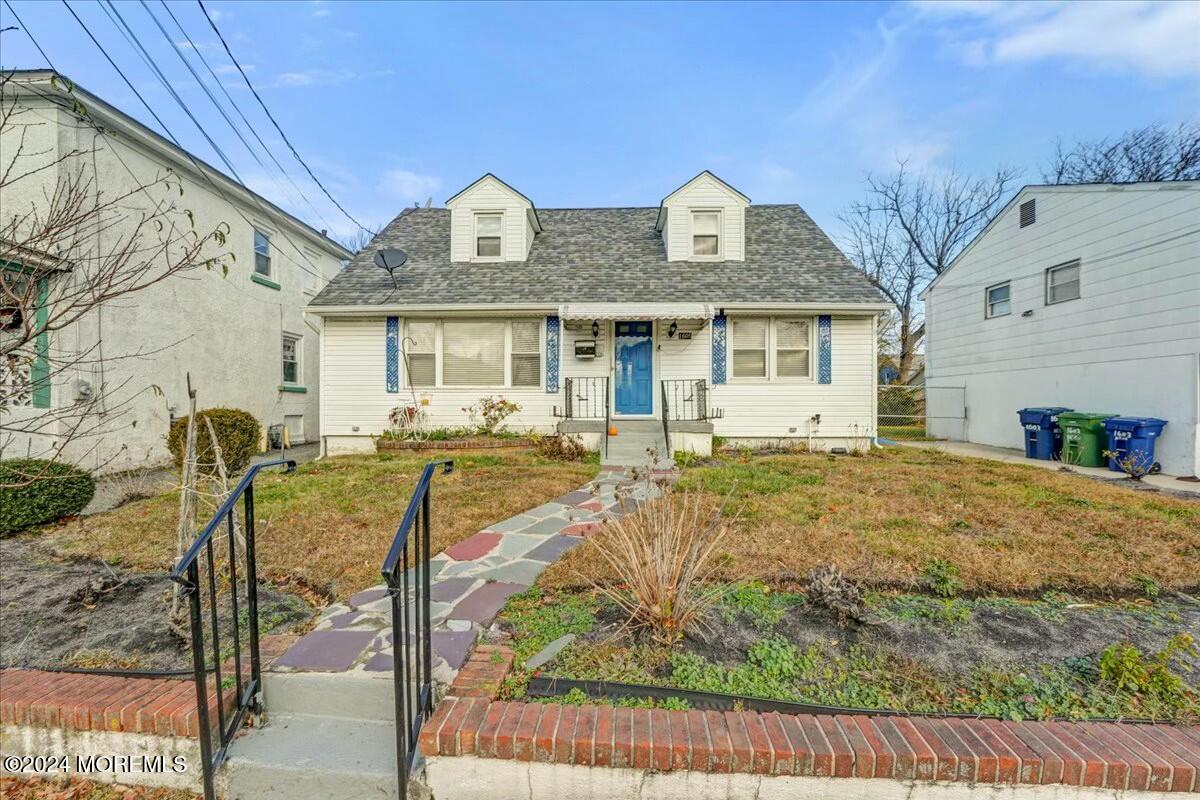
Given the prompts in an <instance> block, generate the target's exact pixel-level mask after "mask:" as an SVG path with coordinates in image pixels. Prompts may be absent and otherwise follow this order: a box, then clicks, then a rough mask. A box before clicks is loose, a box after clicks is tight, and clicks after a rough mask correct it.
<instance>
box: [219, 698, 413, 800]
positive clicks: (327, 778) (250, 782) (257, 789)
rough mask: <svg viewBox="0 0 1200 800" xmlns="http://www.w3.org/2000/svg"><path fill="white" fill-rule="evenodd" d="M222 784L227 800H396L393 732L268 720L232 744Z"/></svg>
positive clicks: (377, 726)
mask: <svg viewBox="0 0 1200 800" xmlns="http://www.w3.org/2000/svg"><path fill="white" fill-rule="evenodd" d="M343 677H344V676H343ZM221 783H222V788H223V791H222V792H221V794H222V796H223V797H224V798H226V800H296V798H304V797H313V798H316V797H319V798H322V800H366V799H367V798H379V799H380V800H384V799H388V798H390V799H391V800H395V798H398V797H399V788H398V786H397V778H396V728H395V726H394V725H393V723H392V722H390V721H387V722H371V721H368V720H363V719H346V718H344V717H330V716H320V715H315V714H277V713H276V714H271V715H270V717H269V719H268V721H267V724H266V725H264V726H263V727H261V728H254V729H252V730H250V731H249V732H248V733H245V734H243V735H242V736H240V737H238V739H237V740H235V741H234V743H233V745H232V746H231V747H230V750H229V756H228V758H227V759H226V761H225V765H224V768H223V770H222V773H221Z"/></svg>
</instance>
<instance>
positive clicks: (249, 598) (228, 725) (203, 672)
mask: <svg viewBox="0 0 1200 800" xmlns="http://www.w3.org/2000/svg"><path fill="white" fill-rule="evenodd" d="M271 467H284V468H285V469H284V472H285V473H289V472H292V471H294V470H295V469H296V462H295V461H293V460H291V459H280V460H278V461H267V462H264V463H261V464H255V465H254V466H252V467H250V469H248V470H246V474H245V475H243V476H242V479H241V480H240V481H238V484H237V486H235V487H234V489H233V491H232V492H230V493H229V497H227V498H226V499H225V501H224V502H223V503H221V505H220V507H219V508H218V509H217V511H216V513H215V514H213V516H212V519H210V520H209V521H208V524H207V525H205V526H204V529H203V530H202V531H201V532H200V534H199V535H198V536H197V537H196V540H195V541H194V542H192V545H191V547H189V548H188V549H187V552H186V553H184V554H183V557H182V558H180V559H179V563H178V564H176V565H175V567H174V568H173V569H172V570H171V580H173V581H175V582H176V583H178V584H180V585H181V586H182V587H183V589H182V592H181V594H182V596H184V597H186V598H187V600H188V605H189V621H190V625H191V634H192V636H191V638H192V673H193V679H194V680H195V682H196V719H197V723H198V728H199V735H200V756H201V761H202V763H201V769H202V772H203V784H204V797H205V800H215V798H216V789H215V775H216V770H217V767H219V766H220V765H221V762H223V761H224V760H225V755H226V753H227V752H228V750H229V744H230V742H232V741H233V737H234V735H235V734H236V733H237V732H238V730H239V729H240V728H241V727H242V722H243V721H244V720H245V718H246V714H247V712H249V711H250V710H251V709H253V710H254V711H255V712H256V713H257V711H258V710H259V709H260V707H261V706H260V703H259V699H258V695H259V693H260V692H261V690H262V661H261V657H260V654H259V647H258V566H257V563H256V561H255V543H254V479H255V477H256V476H257V475H258V473H259V472H261V471H262V470H264V469H269V468H271ZM239 499H241V501H242V504H243V510H242V513H243V526H244V529H243V530H244V534H245V541H246V552H245V564H246V567H245V576H246V605H247V609H246V611H247V617H248V619H247V625H248V628H249V645H250V678H249V680H248V681H244V680H243V675H242V641H241V616H240V613H239V607H238V571H237V562H238V558H237V545H236V542H235V538H236V537H235V536H234V530H235V528H234V517H235V515H236V510H235V509H236V506H237V502H238V500H239ZM221 525H225V526H226V531H227V537H228V539H229V597H230V605H231V607H232V614H231V621H232V626H233V671H234V685H235V687H236V691H235V694H234V697H235V699H236V701H237V707H236V708H234V709H233V710H232V712H231V714H230V716H229V718H228V719H226V716H225V702H224V697H223V690H224V680H223V678H222V675H221V658H222V652H223V650H222V648H221V630H220V625H219V622H218V614H217V584H216V557H215V556H214V553H213V538H214V537H215V536H216V533H217V531H218V529H219V528H220V527H221ZM201 556H203V557H204V558H203V561H204V564H205V566H206V567H207V573H208V581H207V583H208V600H209V623H210V624H211V626H212V659H213V669H212V672H213V679H214V680H213V689H214V691H215V692H216V695H217V728H218V730H217V733H218V743H219V746H218V748H217V750H216V752H215V753H214V752H213V742H212V720H211V719H210V717H209V714H208V671H209V670H208V666H207V664H206V663H205V661H206V657H205V653H204V615H203V614H202V612H201V591H200V566H201Z"/></svg>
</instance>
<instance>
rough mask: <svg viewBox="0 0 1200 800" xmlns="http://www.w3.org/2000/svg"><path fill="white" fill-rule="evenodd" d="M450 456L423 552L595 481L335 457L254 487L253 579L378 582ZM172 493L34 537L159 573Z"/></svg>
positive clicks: (555, 469)
mask: <svg viewBox="0 0 1200 800" xmlns="http://www.w3.org/2000/svg"><path fill="white" fill-rule="evenodd" d="M443 457H452V458H453V459H454V464H455V470H454V472H452V473H451V474H449V475H441V474H439V475H437V476H436V477H435V478H434V481H433V489H432V491H433V520H432V552H434V553H437V552H439V551H441V550H443V549H445V548H446V547H448V546H449V545H451V544H454V543H455V542H457V541H460V540H462V539H464V538H466V537H467V536H470V535H471V534H473V533H475V532H476V531H478V530H480V529H482V528H484V527H486V526H487V525H489V524H491V523H493V522H496V521H498V520H502V519H505V518H507V517H510V516H512V515H514V514H517V513H520V512H521V511H524V510H526V509H528V508H532V507H534V506H538V505H541V504H542V503H544V502H546V501H548V500H552V499H554V498H555V497H557V496H559V495H562V494H564V493H566V492H569V491H571V490H572V489H576V488H578V487H579V486H581V485H583V484H584V483H586V482H587V481H589V480H591V479H592V478H593V477H595V474H596V471H597V467H596V465H595V464H589V463H567V462H559V461H548V460H545V459H542V458H540V457H538V456H537V455H536V454H534V453H533V452H532V451H528V450H501V451H497V450H489V451H457V450H456V451H453V452H452V453H446V452H445V451H441V452H429V453H409V452H404V453H397V454H379V455H370V456H347V457H341V458H331V459H326V460H323V461H318V462H313V463H311V464H305V465H303V466H301V467H299V468H298V469H297V471H296V472H295V473H294V474H291V475H284V474H281V473H276V472H263V473H260V475H259V477H258V479H256V481H255V506H256V511H257V517H258V520H259V521H258V525H257V527H256V534H257V544H258V547H257V552H258V565H259V570H260V573H261V574H262V575H264V576H265V577H270V578H272V579H275V580H279V581H285V582H286V581H298V582H299V583H300V584H301V585H303V586H307V587H311V588H313V589H316V590H318V591H319V592H321V593H323V594H327V595H329V596H332V597H335V598H337V599H343V598H345V597H348V596H349V595H351V594H353V593H354V592H356V591H358V590H360V589H363V588H366V587H368V586H372V585H374V584H377V583H379V582H380V577H379V568H380V565H381V563H382V562H383V558H384V555H385V553H386V550H387V547H388V545H390V544H391V541H392V537H393V536H394V535H395V532H396V527H397V526H398V525H399V523H400V518H401V517H402V516H403V514H404V510H405V508H406V507H407V505H408V501H409V496H410V495H411V493H412V490H413V486H414V483H415V481H416V478H417V476H418V475H420V472H421V469H422V467H423V466H424V465H425V463H426V462H428V461H429V460H431V459H433V458H443ZM178 503H179V499H178V494H177V493H174V492H172V493H168V494H164V495H160V496H158V497H154V498H151V499H149V500H144V501H141V502H137V503H132V504H130V505H127V506H123V507H121V508H118V509H116V510H114V511H110V512H108V513H106V514H99V515H97V516H93V517H82V518H78V519H75V520H73V521H71V522H69V523H66V524H65V525H62V526H60V527H58V528H47V529H44V530H43V532H42V533H41V534H39V535H41V536H43V537H45V538H46V541H47V543H48V544H50V545H51V546H52V547H53V548H54V549H56V550H58V551H59V552H62V553H64V554H68V555H80V556H89V557H99V558H103V559H106V560H107V561H108V562H109V563H119V564H122V565H124V566H127V567H132V568H135V569H145V570H156V569H162V570H165V569H168V568H169V566H170V564H171V561H172V558H173V557H174V550H173V543H174V538H175V533H174V531H175V520H176V514H177V508H178Z"/></svg>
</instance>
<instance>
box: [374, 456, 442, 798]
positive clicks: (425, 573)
mask: <svg viewBox="0 0 1200 800" xmlns="http://www.w3.org/2000/svg"><path fill="white" fill-rule="evenodd" d="M439 467H441V468H442V474H446V473H448V472H450V471H451V470H453V469H454V462H453V461H451V460H443V461H431V462H429V463H428V464H426V465H425V469H423V470H422V471H421V477H420V479H419V480H418V481H417V485H416V488H415V489H413V493H412V499H410V500H409V501H408V508H407V509H406V510H405V512H404V518H403V519H402V520H401V521H400V527H399V528H397V529H396V536H395V538H393V539H392V545H391V547H390V548H388V553H387V558H385V559H384V561H383V570H382V573H383V581H384V583H386V584H387V587H388V595H389V596H390V597H391V601H392V680H393V681H394V690H395V697H396V772H397V777H398V780H399V785H400V797H402V798H403V797H408V779H409V776H410V775H411V773H412V766H413V759H414V758H416V754H417V737H418V735H419V734H420V733H421V726H422V725H423V724H424V723H425V720H427V719H429V715H430V714H432V713H433V641H432V636H431V632H432V630H433V625H432V622H431V621H430V611H429V592H430V572H429V549H430V548H429V518H430V506H431V502H430V495H429V485H430V483H431V482H432V481H433V476H434V475H435V474H436V473H437V469H438V468H439ZM410 645H411V649H410Z"/></svg>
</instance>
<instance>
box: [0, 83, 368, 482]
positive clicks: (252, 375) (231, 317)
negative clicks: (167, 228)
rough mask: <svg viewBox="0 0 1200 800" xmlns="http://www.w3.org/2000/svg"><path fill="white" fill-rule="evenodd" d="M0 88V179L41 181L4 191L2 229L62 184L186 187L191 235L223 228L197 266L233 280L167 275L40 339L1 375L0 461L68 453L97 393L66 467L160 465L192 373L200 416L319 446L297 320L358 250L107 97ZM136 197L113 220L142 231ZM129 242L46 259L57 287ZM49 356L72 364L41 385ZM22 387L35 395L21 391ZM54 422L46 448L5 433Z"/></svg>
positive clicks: (112, 193)
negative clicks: (245, 416)
mask: <svg viewBox="0 0 1200 800" xmlns="http://www.w3.org/2000/svg"><path fill="white" fill-rule="evenodd" d="M6 78H7V79H6V80H5V82H4V97H3V100H4V103H5V106H6V110H11V113H10V114H8V115H7V117H6V125H5V129H4V132H3V133H4V139H3V142H2V147H0V149H2V150H3V153H2V157H0V169H3V170H6V171H8V172H6V173H5V174H6V177H7V176H9V175H12V174H19V173H21V172H23V171H26V170H30V169H32V170H33V172H32V173H31V174H33V175H37V176H39V178H38V179H26V180H23V181H20V182H12V183H7V184H5V191H4V193H3V195H2V196H0V207H2V208H0V213H2V215H3V217H4V219H5V220H8V219H11V218H13V217H15V216H18V215H22V214H25V213H26V212H27V211H28V210H29V209H31V208H37V209H39V210H44V207H45V206H46V204H47V203H48V198H49V197H51V196H52V195H53V193H54V191H55V188H56V186H60V185H62V183H63V182H64V181H70V180H71V179H73V178H74V177H76V176H82V177H83V179H84V181H85V185H86V186H88V187H89V189H88V191H90V192H95V191H99V192H101V193H102V197H105V198H112V197H116V196H119V195H120V194H121V193H122V192H128V191H129V190H130V189H132V188H134V187H136V186H138V185H144V184H146V183H149V182H151V181H153V180H154V179H155V178H157V177H159V176H161V175H163V174H164V173H165V172H167V171H170V172H172V173H173V174H174V184H181V185H182V195H178V186H177V185H176V186H174V189H173V191H175V192H176V196H175V202H177V204H178V205H179V206H180V207H183V208H186V209H188V210H189V211H190V212H191V214H192V216H193V218H194V221H195V229H196V230H197V231H207V230H211V229H213V228H214V227H216V226H218V225H220V224H222V223H224V225H225V226H227V238H226V240H225V242H224V244H223V245H219V246H218V245H216V244H214V245H213V247H212V249H211V252H208V253H206V255H209V256H218V255H223V256H224V258H222V261H223V262H224V265H225V266H226V267H228V273H227V274H223V272H222V270H221V269H213V270H211V271H206V270H204V269H197V270H194V271H191V272H188V273H185V274H178V275H175V276H173V277H171V278H168V279H167V280H164V281H162V282H161V283H158V284H156V285H153V286H150V287H149V288H146V289H143V290H141V291H138V292H136V293H134V294H130V295H127V296H125V297H122V298H119V299H118V300H116V301H114V302H111V303H109V304H105V305H102V306H101V307H99V308H98V309H96V310H95V311H94V312H91V313H89V314H88V315H87V316H86V317H84V319H82V320H81V321H80V322H79V323H78V324H76V325H73V326H72V327H70V328H68V329H66V330H63V331H59V332H57V333H56V334H55V335H53V336H44V337H42V340H41V341H40V342H39V344H38V353H37V357H36V358H34V359H33V361H32V362H30V361H29V360H25V359H13V360H12V361H11V362H8V363H5V364H0V386H2V387H3V388H4V393H5V395H4V396H5V405H8V406H10V407H9V408H7V409H6V412H5V416H4V417H3V418H0V426H3V427H5V428H7V430H3V431H0V457H3V458H17V457H24V456H26V455H33V456H38V455H44V454H46V453H47V452H48V451H51V450H53V449H55V448H58V447H62V446H63V444H64V442H66V440H67V439H69V438H72V434H71V432H70V430H69V428H70V427H71V426H73V425H75V420H73V419H71V418H70V417H71V415H70V409H71V408H72V407H73V406H75V407H77V404H78V403H79V401H80V399H81V398H86V397H89V396H91V397H95V396H97V394H98V393H99V394H101V395H105V397H102V402H101V403H100V405H99V407H98V410H99V411H100V412H106V411H107V410H108V409H109V408H111V409H112V412H111V413H110V414H108V418H106V417H105V413H98V414H97V418H96V419H95V420H89V421H87V422H86V423H85V424H84V425H82V426H80V427H79V430H81V431H84V432H85V434H84V435H79V436H76V437H75V438H74V440H73V441H71V442H70V443H69V444H67V446H66V447H65V448H64V450H63V455H64V457H65V458H66V459H67V460H71V461H76V462H80V463H81V465H82V466H85V467H89V468H101V469H106V470H115V469H121V468H126V467H132V466H140V465H143V464H154V463H160V462H163V461H165V460H166V459H167V457H168V453H167V450H166V447H165V435H166V433H167V429H168V425H169V422H170V419H171V418H172V416H174V415H184V414H186V413H187V410H188V398H187V392H186V376H187V375H188V374H189V373H190V375H191V379H192V383H193V385H194V386H195V387H196V388H197V392H198V402H199V406H200V407H201V408H210V407H217V406H225V407H233V408H240V409H244V410H246V411H249V412H251V413H252V414H254V416H255V417H257V418H258V420H259V421H260V422H261V423H262V425H263V426H264V427H267V426H270V425H275V424H279V425H285V426H286V427H287V429H288V430H289V431H290V432H291V439H292V441H293V442H297V441H304V440H306V439H307V440H309V441H316V439H317V437H318V430H319V428H318V424H319V419H318V413H317V409H318V402H319V401H318V398H319V388H320V384H319V374H320V373H319V352H320V351H319V343H318V340H319V337H320V328H319V324H318V321H317V320H316V319H315V318H312V317H310V316H308V315H306V314H305V312H304V311H303V309H304V307H305V306H306V305H307V304H308V302H309V301H310V300H311V299H312V298H313V297H314V296H316V294H317V293H318V292H319V291H320V290H321V289H322V288H323V287H324V285H325V284H326V283H327V282H328V281H329V279H331V278H332V277H333V276H334V275H335V274H336V273H337V272H338V271H339V269H340V267H341V265H342V264H343V263H344V262H345V260H347V259H349V257H350V256H351V253H350V252H349V251H348V250H346V249H345V248H344V247H342V246H341V245H339V244H337V243H336V242H334V241H332V240H330V239H329V238H328V237H327V236H325V235H324V232H319V231H316V230H314V229H312V228H311V227H309V226H308V225H306V224H304V223H303V222H301V221H300V220H298V219H296V218H295V217H293V216H291V215H289V214H287V213H285V212H283V211H282V210H280V209H279V208H278V207H276V206H274V205H272V204H271V203H269V202H268V201H266V200H265V199H263V198H262V197H260V196H259V195H257V194H255V193H253V192H252V191H250V190H249V189H247V188H246V187H245V186H243V185H241V184H240V183H238V182H236V181H234V180H232V179H231V178H229V177H227V176H226V175H224V174H223V173H221V172H220V171H218V170H216V169H214V168H211V167H209V166H208V165H205V164H203V163H202V162H199V161H198V159H195V158H194V157H191V156H189V155H188V154H187V153H185V152H184V151H182V150H180V149H179V148H177V147H176V146H175V145H174V144H172V143H170V142H168V141H167V140H165V139H164V138H162V137H161V136H159V135H158V134H157V133H155V132H153V131H151V130H150V129H149V128H147V127H145V126H143V125H142V124H140V123H139V122H137V121H136V120H134V119H133V118H131V117H129V116H127V115H126V114H124V113H122V112H121V111H119V110H117V109H116V108H114V107H112V106H110V105H109V104H107V103H105V102H104V101H103V100H101V99H100V98H98V97H96V96H94V95H92V94H90V93H88V92H87V91H85V90H83V89H82V88H80V87H78V86H74V87H72V88H70V89H68V87H70V86H71V85H70V83H69V81H67V80H66V79H65V78H63V77H62V76H56V75H54V73H52V72H48V71H27V72H18V73H13V74H12V75H11V77H9V75H8V74H7V73H6ZM22 139H23V141H24V145H23V146H21V145H20V142H21V141H22ZM93 151H94V152H93ZM9 170H11V171H9ZM143 197H146V198H148V197H149V195H145V194H143V193H139V192H134V193H133V194H132V195H131V196H130V197H128V198H126V199H125V200H123V201H122V203H121V205H122V209H123V212H122V215H123V216H124V217H125V218H127V219H132V218H136V217H137V216H138V215H139V214H140V213H141V212H142V210H143V209H141V208H140V207H139V203H141V202H143ZM145 202H147V203H149V202H151V201H150V200H149V199H146V200H145ZM122 230H123V229H117V230H101V231H98V232H96V234H95V235H94V236H91V237H90V238H89V237H86V236H85V237H84V238H85V240H86V241H88V242H89V245H88V246H89V247H91V248H92V251H90V252H64V253H43V254H42V256H43V257H51V258H53V259H55V261H56V262H57V263H58V264H59V265H60V267H61V274H60V275H59V276H56V277H55V278H54V280H61V281H65V282H68V283H69V282H72V281H78V280H81V278H80V277H79V276H81V275H83V274H86V271H87V270H88V269H89V264H90V263H92V262H91V261H89V259H94V257H95V252H97V251H101V250H103V249H104V248H109V247H113V246H115V245H114V242H116V241H118V240H119V237H120V234H121V233H122ZM152 238H153V237H149V238H148V239H147V241H146V242H143V247H150V246H151V243H150V241H149V239H152ZM4 252H5V253H6V256H7V259H6V260H7V261H8V263H6V264H4V265H3V266H4V268H5V269H6V270H9V273H8V274H14V273H15V272H19V271H20V270H21V269H22V264H21V263H20V261H21V260H22V259H21V258H19V257H14V256H13V251H12V249H11V248H6V249H5V251H4ZM31 257H34V258H36V257H37V256H36V255H33V254H31ZM139 258H140V257H139ZM51 295H53V292H51ZM10 317H11V315H9V317H6V318H10ZM46 356H49V358H50V361H51V362H52V363H53V362H54V360H55V358H56V357H60V358H59V359H58V360H60V361H63V362H77V363H76V364H75V366H74V367H73V368H72V369H70V370H68V371H66V372H65V373H58V372H56V373H55V374H53V377H52V379H50V380H40V381H39V379H38V376H39V373H40V374H43V375H44V374H47V367H46V363H45V361H46ZM31 379H32V382H31ZM22 382H25V383H27V384H30V385H31V387H32V391H20V390H19V389H20V386H19V384H21V383H22ZM108 404H111V406H109V405H108ZM13 406H15V407H13ZM118 408H119V409H120V410H121V412H122V413H116V412H117V410H118ZM60 412H61V414H62V417H63V419H62V420H61V421H60V422H55V421H53V420H51V423H50V424H49V425H48V426H46V427H43V428H42V429H41V431H40V435H34V436H30V435H23V434H14V432H13V431H14V428H18V427H20V426H19V424H18V423H19V421H20V420H22V419H29V418H31V417H40V418H43V419H45V418H47V417H48V416H49V417H53V416H54V415H56V414H58V413H60Z"/></svg>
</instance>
